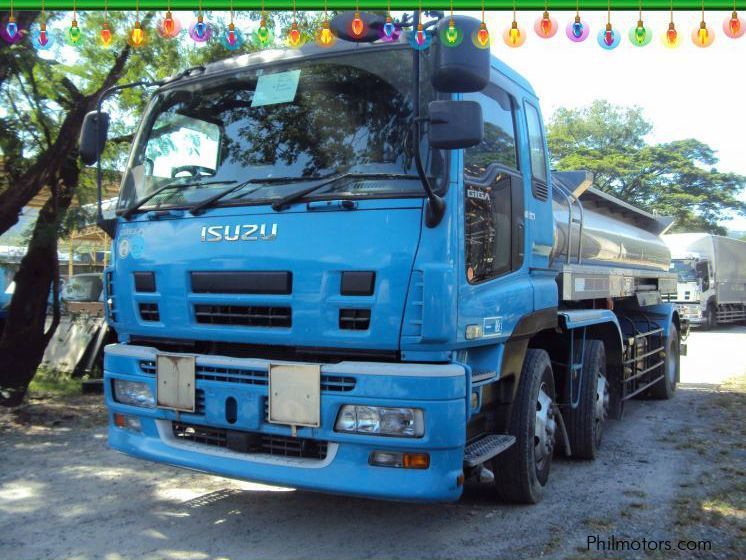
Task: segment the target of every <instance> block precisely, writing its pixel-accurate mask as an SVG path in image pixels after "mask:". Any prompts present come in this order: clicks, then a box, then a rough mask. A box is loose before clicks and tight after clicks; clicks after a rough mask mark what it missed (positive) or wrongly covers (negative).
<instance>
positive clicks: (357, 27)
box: [350, 3, 365, 39]
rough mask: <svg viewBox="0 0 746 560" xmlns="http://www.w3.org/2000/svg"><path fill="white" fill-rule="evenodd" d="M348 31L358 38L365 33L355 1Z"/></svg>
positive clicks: (363, 23)
mask: <svg viewBox="0 0 746 560" xmlns="http://www.w3.org/2000/svg"><path fill="white" fill-rule="evenodd" d="M350 31H351V32H352V36H353V37H354V38H356V39H359V38H360V37H362V36H363V33H365V22H363V18H361V17H360V9H359V8H358V7H357V3H356V5H355V17H353V18H352V23H351V24H350Z"/></svg>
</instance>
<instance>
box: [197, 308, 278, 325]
mask: <svg viewBox="0 0 746 560" xmlns="http://www.w3.org/2000/svg"><path fill="white" fill-rule="evenodd" d="M194 313H195V315H196V317H197V322H198V323H200V324H203V325H236V326H242V327H290V326H291V325H292V319H291V311H290V308H289V307H265V306H253V305H252V306H249V305H195V306H194Z"/></svg>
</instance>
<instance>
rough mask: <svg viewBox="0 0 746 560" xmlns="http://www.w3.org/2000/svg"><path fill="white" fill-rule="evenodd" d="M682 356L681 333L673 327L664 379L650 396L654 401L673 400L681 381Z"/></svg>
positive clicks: (668, 341) (668, 339)
mask: <svg viewBox="0 0 746 560" xmlns="http://www.w3.org/2000/svg"><path fill="white" fill-rule="evenodd" d="M680 367H681V355H680V354H679V331H678V330H677V329H676V325H673V324H672V325H671V328H670V329H669V331H668V338H667V339H666V358H665V360H664V363H663V372H664V375H663V379H661V380H660V381H658V383H656V384H655V385H653V386H652V387H651V388H650V393H649V395H650V396H651V397H652V398H654V399H665V400H668V399H671V398H673V395H674V393H675V392H676V382H677V381H678V379H679V368H680Z"/></svg>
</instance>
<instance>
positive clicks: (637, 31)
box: [629, 0, 653, 47]
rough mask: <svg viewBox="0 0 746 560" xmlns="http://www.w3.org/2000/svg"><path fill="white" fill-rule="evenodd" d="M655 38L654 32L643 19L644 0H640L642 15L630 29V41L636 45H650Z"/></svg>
mask: <svg viewBox="0 0 746 560" xmlns="http://www.w3.org/2000/svg"><path fill="white" fill-rule="evenodd" d="M652 40H653V32H652V31H650V29H648V28H647V27H645V24H644V23H643V21H642V0H640V17H639V18H638V20H637V25H636V26H635V27H633V28H631V29H630V30H629V41H630V43H632V44H633V45H634V46H636V47H644V46H645V45H649V44H650V41H652Z"/></svg>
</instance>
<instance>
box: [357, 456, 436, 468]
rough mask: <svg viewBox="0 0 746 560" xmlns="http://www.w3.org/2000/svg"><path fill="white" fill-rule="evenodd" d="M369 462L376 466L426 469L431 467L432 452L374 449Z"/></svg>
mask: <svg viewBox="0 0 746 560" xmlns="http://www.w3.org/2000/svg"><path fill="white" fill-rule="evenodd" d="M368 462H369V463H370V464H371V465H372V466H374V467H395V468H400V469H418V470H424V469H427V468H429V467H430V454H429V453H400V452H398V451H374V452H373V453H371V454H370V457H369V459H368Z"/></svg>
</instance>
